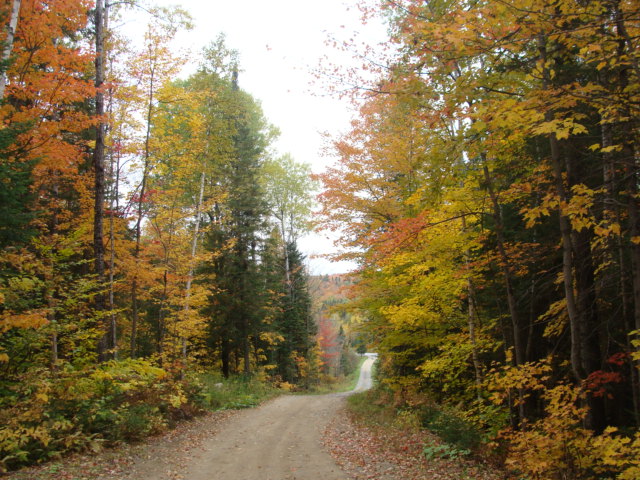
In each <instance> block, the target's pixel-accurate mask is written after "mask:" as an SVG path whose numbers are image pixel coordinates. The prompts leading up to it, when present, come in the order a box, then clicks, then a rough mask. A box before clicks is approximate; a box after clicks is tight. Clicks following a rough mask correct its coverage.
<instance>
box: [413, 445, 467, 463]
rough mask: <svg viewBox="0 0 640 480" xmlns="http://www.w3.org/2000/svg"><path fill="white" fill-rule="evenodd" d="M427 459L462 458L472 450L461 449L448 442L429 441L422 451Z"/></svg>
mask: <svg viewBox="0 0 640 480" xmlns="http://www.w3.org/2000/svg"><path fill="white" fill-rule="evenodd" d="M422 453H423V454H424V456H425V457H426V458H427V460H433V459H434V458H449V459H455V458H461V457H466V456H468V455H470V454H471V451H470V450H466V449H459V448H456V447H454V446H452V445H450V444H448V443H441V444H436V443H429V444H427V445H425V446H424V450H423V451H422Z"/></svg>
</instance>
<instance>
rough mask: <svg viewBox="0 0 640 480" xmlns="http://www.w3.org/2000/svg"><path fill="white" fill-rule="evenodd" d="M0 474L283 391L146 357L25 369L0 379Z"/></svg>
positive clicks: (254, 380) (130, 439)
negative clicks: (15, 378)
mask: <svg viewBox="0 0 640 480" xmlns="http://www.w3.org/2000/svg"><path fill="white" fill-rule="evenodd" d="M1 388H2V389H3V391H4V392H5V394H4V395H3V396H2V401H1V402H0V472H3V471H8V470H15V469H18V468H21V467H24V466H28V465H33V464H38V463H43V462H46V461H49V460H52V459H57V458H60V457H62V456H64V455H67V454H70V453H73V452H81V451H94V452H97V451H99V450H101V449H102V448H103V447H109V446H114V445H117V444H119V443H122V442H138V441H141V440H143V439H144V438H145V437H148V436H150V435H154V434H158V433H160V432H163V431H165V430H167V429H169V428H172V427H173V426H174V425H175V424H176V423H177V422H179V421H181V420H185V419H189V418H192V417H194V416H195V415H199V414H202V413H204V412H206V411H207V410H220V409H237V408H247V407H253V406H255V405H257V404H259V403H260V402H261V401H263V400H265V399H267V398H271V397H273V396H276V395H277V394H279V393H281V392H282V390H280V389H278V388H276V387H274V386H271V385H269V384H267V383H266V382H264V381H261V380H260V379H258V378H255V377H254V378H242V377H238V378H232V379H229V380H223V379H222V378H221V377H220V376H219V375H215V374H195V373H190V374H187V375H186V376H184V378H180V376H177V375H171V374H170V373H169V372H167V371H166V370H163V369H162V368H159V367H157V366H155V365H153V364H152V363H151V362H149V361H146V360H122V361H112V362H105V363H103V364H100V365H98V366H92V367H90V368H78V369H75V368H72V367H71V366H64V367H63V368H60V369H58V370H57V371H54V372H51V371H50V370H44V369H43V370H42V371H39V372H35V371H32V372H30V374H29V375H28V376H24V377H22V378H21V381H20V382H12V383H8V382H4V383H3V384H2V385H1Z"/></svg>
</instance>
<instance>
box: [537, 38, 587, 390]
mask: <svg viewBox="0 0 640 480" xmlns="http://www.w3.org/2000/svg"><path fill="white" fill-rule="evenodd" d="M538 41H539V44H538V48H539V51H540V59H541V61H542V64H543V65H546V64H547V49H546V38H545V37H544V36H543V35H540V37H539V39H538ZM543 86H544V88H549V87H550V86H551V74H550V72H549V69H548V68H547V67H545V68H544V70H543ZM545 120H546V121H547V122H550V121H552V120H553V113H552V112H551V111H547V112H545ZM549 148H550V153H551V166H552V168H553V177H554V186H555V190H556V195H557V196H558V200H559V203H560V206H559V208H558V223H559V227H560V237H561V241H562V275H563V284H564V295H565V302H566V309H567V315H568V317H569V331H570V336H571V368H572V371H573V375H574V377H575V379H576V381H577V382H582V380H584V378H585V375H584V371H583V369H582V354H581V351H580V324H581V319H580V315H579V312H578V307H577V305H576V298H575V294H574V291H573V286H574V273H573V272H574V264H573V245H572V240H571V222H570V220H569V218H568V217H567V215H566V214H565V213H564V212H563V211H562V207H563V205H566V204H567V202H568V195H567V191H566V189H565V186H564V176H563V173H564V168H563V167H564V165H563V161H562V158H561V154H560V145H559V142H558V138H557V137H556V135H555V133H552V134H550V135H549Z"/></svg>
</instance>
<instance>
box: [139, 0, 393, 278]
mask: <svg viewBox="0 0 640 480" xmlns="http://www.w3.org/2000/svg"><path fill="white" fill-rule="evenodd" d="M154 3H155V4H158V5H163V6H167V5H180V6H182V7H183V8H184V9H185V10H187V11H189V12H190V13H191V14H192V16H193V18H194V20H195V28H194V29H193V30H192V31H190V32H185V33H183V34H181V35H180V36H179V37H178V43H179V44H180V45H181V46H184V47H189V48H191V49H192V50H193V51H194V61H196V56H195V55H196V54H197V53H198V52H199V50H200V49H201V48H202V47H203V46H205V45H207V44H209V43H210V42H211V41H213V40H215V38H216V37H217V36H218V34H219V33H224V34H225V35H226V40H227V46H228V47H229V48H233V49H235V50H238V51H239V52H240V65H241V69H242V70H243V72H242V73H241V74H240V78H239V82H240V86H241V88H242V89H244V90H245V91H247V92H249V93H250V94H252V95H253V96H254V97H255V98H256V99H258V100H259V101H260V102H261V103H262V107H263V110H264V112H265V116H266V117H267V119H268V120H269V121H270V122H271V123H273V124H274V125H275V126H277V127H278V128H279V129H280V131H281V136H280V139H279V141H278V143H277V145H276V148H277V150H278V152H279V153H287V152H288V153H291V154H292V155H293V157H294V158H295V159H296V161H299V162H305V163H309V164H311V166H312V169H313V171H314V172H316V173H318V172H321V171H322V170H323V168H324V167H325V166H326V164H327V163H330V162H331V159H330V158H323V157H322V155H321V149H322V146H323V136H322V133H323V132H328V133H330V134H332V135H335V134H337V133H339V132H344V131H346V130H348V127H349V122H350V120H351V118H352V116H353V112H352V110H351V106H350V105H349V104H348V103H347V102H346V100H345V101H340V100H338V99H336V98H333V97H332V96H331V95H329V93H328V92H327V91H325V89H324V87H323V85H321V83H322V82H318V81H317V80H316V79H315V77H314V75H313V73H312V72H313V71H314V70H317V68H318V66H319V64H320V63H321V59H322V58H323V57H329V58H330V60H331V62H332V63H337V64H343V65H347V64H348V63H349V62H351V63H352V64H356V63H357V62H356V61H351V60H350V59H349V58H348V57H347V56H346V55H344V54H341V53H340V52H338V51H337V50H335V49H333V48H331V47H328V46H327V40H328V39H329V38H337V39H342V40H346V39H349V38H352V37H354V36H355V37H356V38H358V39H360V41H365V42H367V43H368V44H375V43H377V42H382V41H384V39H385V28H384V27H383V25H382V23H381V22H379V23H371V22H369V23H368V24H367V25H366V26H365V25H363V24H362V22H361V13H360V11H359V10H358V8H357V7H356V2H355V1H353V0H352V1H349V0H320V1H318V0H236V1H221V0H213V1H206V0H174V1H170V0H156V1H155V2H154ZM144 21H145V20H144V18H140V17H138V15H135V16H132V17H130V19H129V21H128V25H127V28H131V27H132V26H133V27H134V29H136V30H138V31H141V30H142V28H140V29H138V25H137V24H138V23H139V22H144ZM139 27H142V25H140V26H139ZM300 246H301V249H302V250H303V251H304V252H305V253H306V254H307V255H309V257H313V256H314V255H317V254H321V253H325V252H327V251H330V250H331V249H332V242H331V241H328V240H326V239H324V236H319V235H317V234H316V235H312V236H309V237H308V238H305V239H303V240H302V241H301V242H300ZM310 267H311V271H312V273H315V274H319V273H323V274H324V273H334V272H343V271H345V270H348V269H349V268H350V265H348V264H330V263H329V262H327V261H323V260H319V259H313V258H311V259H310Z"/></svg>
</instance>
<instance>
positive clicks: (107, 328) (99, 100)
mask: <svg viewBox="0 0 640 480" xmlns="http://www.w3.org/2000/svg"><path fill="white" fill-rule="evenodd" d="M105 17H106V15H105V6H104V0H98V1H97V2H96V13H95V29H96V34H95V35H96V38H95V42H96V59H95V68H96V78H95V87H96V116H97V117H98V125H97V126H96V140H95V142H96V143H95V147H94V150H93V169H94V207H93V251H94V270H95V273H96V277H97V280H98V293H97V295H96V296H95V309H96V312H97V314H98V316H99V317H100V323H101V324H102V325H103V328H102V329H103V335H102V337H101V338H100V340H99V342H98V359H99V360H100V361H106V360H108V359H110V358H113V356H114V350H115V343H114V342H113V339H114V335H113V332H111V323H110V322H109V320H108V319H107V317H106V316H104V315H102V313H103V312H104V311H105V303H106V302H105V298H104V292H103V289H104V287H105V268H104V266H105V263H104V250H105V249H104V201H105V166H104V165H105V161H104V152H105V122H104V113H105V111H104V92H103V91H102V88H103V85H104V76H105V75H104V71H105V58H104V57H105V51H104V27H105V25H104V23H105Z"/></svg>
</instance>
